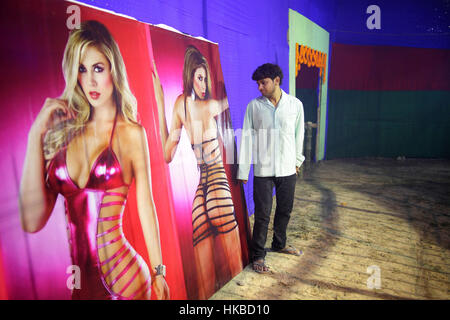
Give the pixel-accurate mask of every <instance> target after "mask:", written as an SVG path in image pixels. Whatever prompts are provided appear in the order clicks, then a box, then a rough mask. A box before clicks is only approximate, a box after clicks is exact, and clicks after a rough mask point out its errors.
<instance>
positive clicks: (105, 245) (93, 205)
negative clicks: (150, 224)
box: [46, 115, 151, 300]
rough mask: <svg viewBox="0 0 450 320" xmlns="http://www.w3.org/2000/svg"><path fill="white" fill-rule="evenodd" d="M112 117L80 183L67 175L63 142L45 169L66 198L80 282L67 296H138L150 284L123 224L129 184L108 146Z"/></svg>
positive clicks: (50, 182)
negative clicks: (106, 139)
mask: <svg viewBox="0 0 450 320" xmlns="http://www.w3.org/2000/svg"><path fill="white" fill-rule="evenodd" d="M116 122H117V115H116V119H115V120H114V125H113V128H112V132H111V137H110V141H109V145H108V146H107V147H106V148H105V149H104V150H103V151H102V152H101V153H100V155H99V156H98V157H97V159H96V160H95V162H94V165H93V166H92V168H91V171H90V173H89V178H88V181H87V184H86V186H85V187H84V188H80V187H79V186H77V185H76V183H75V182H74V181H73V180H72V179H71V177H70V175H69V172H68V169H67V145H66V146H65V147H64V148H62V149H61V150H60V151H59V152H58V153H57V154H56V155H55V156H54V157H53V159H52V160H51V162H50V164H49V167H48V170H47V177H46V182H47V185H48V187H49V189H50V190H52V191H53V192H55V193H60V194H62V195H63V196H64V198H65V208H66V221H67V229H68V230H67V231H68V236H69V243H70V253H71V257H72V263H73V264H74V265H76V266H78V267H79V268H80V276H81V288H79V289H77V288H76V287H75V288H74V289H73V290H72V299H113V300H121V299H139V298H144V297H146V296H147V297H148V296H149V294H150V290H151V276H150V272H149V269H148V266H147V264H146V262H145V261H144V260H143V259H142V257H141V256H140V255H139V254H138V253H137V252H136V251H135V250H134V249H133V247H132V246H131V245H130V244H129V242H128V241H127V239H126V238H125V236H124V234H123V230H122V216H123V210H124V207H125V203H126V200H127V195H128V187H129V185H127V184H126V183H125V182H124V181H123V177H122V168H121V166H120V163H119V160H118V159H117V156H116V155H115V153H114V151H113V149H112V139H113V135H114V131H115V127H116ZM124 187H126V191H125V193H124V192H123V190H124Z"/></svg>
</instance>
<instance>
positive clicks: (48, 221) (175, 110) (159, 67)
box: [0, 0, 249, 300]
mask: <svg viewBox="0 0 450 320" xmlns="http://www.w3.org/2000/svg"><path fill="white" fill-rule="evenodd" d="M3 7H4V9H3V10H2V13H1V16H2V17H1V18H2V20H1V21H2V22H1V23H2V24H3V27H4V29H5V30H7V31H8V32H5V37H6V38H5V40H6V41H4V42H3V44H2V50H1V53H0V55H1V59H0V63H1V66H2V68H3V70H4V71H5V74H8V77H6V78H4V79H3V80H2V83H1V90H0V96H1V98H2V106H1V109H2V111H3V116H2V117H1V118H0V128H1V130H0V134H1V135H0V150H1V151H2V154H3V158H2V159H1V160H0V163H1V166H0V168H1V169H0V170H1V176H2V177H3V183H2V186H1V188H2V197H3V201H2V207H1V210H0V294H1V296H0V298H2V299H113V300H119V299H208V298H209V297H211V295H212V294H214V292H216V291H217V290H218V289H219V288H221V287H222V286H223V285H224V284H225V283H227V282H228V281H229V280H231V279H232V278H233V277H234V276H236V275H237V274H238V273H239V272H240V271H241V270H242V269H243V268H244V266H245V265H246V264H247V263H248V245H247V239H248V236H249V229H248V216H247V210H246V205H245V199H244V197H243V191H242V187H241V185H240V184H238V183H237V181H236V180H235V178H234V177H235V174H234V171H235V169H236V168H235V163H236V162H235V161H234V158H235V148H236V147H235V140H234V135H233V130H232V124H231V121H230V116H229V108H232V107H233V106H229V104H228V101H227V96H226V90H225V84H224V80H223V75H222V70H221V67H220V58H219V46H218V45H217V44H215V43H211V42H210V41H207V40H205V39H198V38H193V37H190V36H187V35H183V34H181V33H179V32H176V31H172V30H169V29H168V28H161V27H157V26H153V25H150V24H146V23H142V22H139V21H136V20H134V19H132V18H129V17H124V16H120V15H116V14H113V13H111V12H106V11H103V10H99V9H96V8H92V7H89V6H86V5H82V4H79V3H75V2H68V1H67V2H66V1H51V0H46V1H44V0H39V1H33V2H31V1H25V2H15V1H6V2H5V3H4V5H3Z"/></svg>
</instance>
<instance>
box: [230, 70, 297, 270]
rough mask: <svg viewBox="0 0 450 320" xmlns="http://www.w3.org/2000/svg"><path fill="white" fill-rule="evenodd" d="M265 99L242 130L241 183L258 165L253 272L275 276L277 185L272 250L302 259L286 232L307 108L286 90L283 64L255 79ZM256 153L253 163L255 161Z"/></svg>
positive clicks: (254, 104) (251, 108)
mask: <svg viewBox="0 0 450 320" xmlns="http://www.w3.org/2000/svg"><path fill="white" fill-rule="evenodd" d="M252 79H253V80H255V81H256V83H257V84H258V90H259V91H260V92H261V94H262V96H260V97H258V98H256V99H253V100H252V101H250V103H249V104H248V105H247V111H246V113H245V118H244V126H243V128H242V138H241V147H240V154H239V171H238V176H237V178H238V179H239V180H242V181H243V182H244V183H247V180H248V175H249V171H250V164H251V163H253V164H254V180H253V201H254V202H255V224H254V226H253V237H252V241H251V243H250V251H251V259H252V263H253V270H255V271H256V272H259V273H266V272H269V271H270V270H269V267H268V266H267V265H266V264H265V256H266V251H265V249H264V245H265V243H266V239H267V231H268V226H269V221H270V213H271V210H272V195H273V187H274V186H275V195H276V210H275V216H274V226H273V230H274V232H273V240H272V248H271V249H272V251H276V252H281V253H287V254H293V255H300V254H301V252H300V251H299V250H297V249H296V248H294V247H292V246H287V245H286V229H287V225H288V222H289V218H290V215H291V211H292V207H293V203H294V192H295V183H296V180H297V174H298V172H299V169H300V166H301V164H302V163H303V161H304V159H305V157H304V156H303V137H304V116H303V104H302V102H301V101H300V100H299V99H297V98H296V97H293V96H290V95H288V94H287V93H286V92H284V91H283V90H282V89H281V88H280V85H281V82H282V80H283V73H282V71H281V69H280V67H279V66H278V65H275V64H271V63H266V64H263V65H262V66H259V67H258V68H257V69H256V70H255V72H254V73H253V75H252ZM252 154H253V161H251V160H252Z"/></svg>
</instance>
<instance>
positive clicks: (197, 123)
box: [149, 26, 249, 299]
mask: <svg viewBox="0 0 450 320" xmlns="http://www.w3.org/2000/svg"><path fill="white" fill-rule="evenodd" d="M149 29H150V35H151V40H152V41H151V42H152V48H153V50H152V51H153V56H154V68H153V75H152V78H153V80H154V86H155V97H156V100H157V105H158V112H159V117H158V123H159V130H160V136H161V145H162V150H163V154H164V160H165V161H166V162H167V163H168V165H169V168H170V179H171V185H172V195H173V201H174V207H175V216H176V223H177V230H178V236H179V241H180V242H179V245H180V248H181V253H182V257H183V268H184V272H185V280H186V289H187V295H188V298H190V299H207V298H209V297H210V296H211V295H212V294H213V293H214V292H216V291H217V290H218V289H219V288H221V287H222V286H223V285H224V284H225V283H226V282H228V281H229V280H231V279H232V278H233V277H234V276H236V275H237V274H238V273H239V272H240V271H241V270H242V269H243V267H244V266H245V265H246V264H247V262H248V253H247V251H248V246H247V237H248V235H249V233H248V218H247V213H246V208H245V200H244V197H243V193H242V190H241V186H240V185H239V184H238V183H237V182H236V181H235V180H234V178H233V177H234V176H235V174H234V172H233V171H234V170H235V165H234V164H235V163H236V162H235V161H234V159H233V156H234V154H235V140H234V135H233V134H232V125H231V120H230V111H229V108H230V106H229V104H228V100H227V96H226V92H225V85H224V80H223V75H222V70H221V66H220V59H219V50H218V45H217V44H214V43H211V42H209V41H206V40H201V39H196V38H193V37H190V36H186V35H183V34H180V33H177V32H174V31H170V30H166V29H165V28H160V27H156V26H149Z"/></svg>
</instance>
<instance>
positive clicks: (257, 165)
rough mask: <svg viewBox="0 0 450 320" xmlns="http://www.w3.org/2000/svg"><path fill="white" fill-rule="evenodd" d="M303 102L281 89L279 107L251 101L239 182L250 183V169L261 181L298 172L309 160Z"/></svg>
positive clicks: (247, 116)
mask: <svg viewBox="0 0 450 320" xmlns="http://www.w3.org/2000/svg"><path fill="white" fill-rule="evenodd" d="M304 135H305V125H304V114H303V104H302V102H301V101H300V100H299V99H297V98H296V97H293V96H291V95H288V94H287V93H286V92H284V91H283V90H282V89H281V98H280V101H279V102H278V105H277V107H275V106H274V105H273V104H272V102H270V100H269V99H268V98H266V97H264V96H260V97H258V98H256V99H253V100H252V101H250V103H249V104H248V105H247V110H246V112H245V117H244V125H243V128H242V136H241V146H240V152H239V170H238V175H237V178H238V179H240V180H248V174H249V171H250V165H251V164H253V165H254V168H253V169H254V175H255V176H257V177H284V176H289V175H292V174H294V173H295V172H296V170H295V167H296V166H297V167H300V166H301V164H302V163H303V161H304V160H305V157H304V156H303V138H304Z"/></svg>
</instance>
